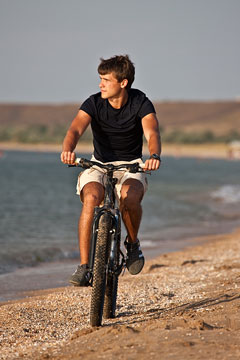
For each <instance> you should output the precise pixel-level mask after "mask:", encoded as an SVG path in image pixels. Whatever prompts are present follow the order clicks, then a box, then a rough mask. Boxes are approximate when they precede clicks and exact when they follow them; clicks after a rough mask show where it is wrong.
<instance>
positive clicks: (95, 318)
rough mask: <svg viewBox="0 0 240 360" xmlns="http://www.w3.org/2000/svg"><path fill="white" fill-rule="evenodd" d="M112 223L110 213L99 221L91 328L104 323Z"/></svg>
mask: <svg viewBox="0 0 240 360" xmlns="http://www.w3.org/2000/svg"><path fill="white" fill-rule="evenodd" d="M111 222H112V219H111V216H110V215H109V214H108V213H103V215H102V216H101V217H100V219H99V226H98V235H97V240H96V250H95V257H94V266H93V285H92V297H91V307H90V324H91V326H100V325H101V323H102V315H103V306H104V294H105V288H106V267H107V260H108V240H109V236H110V230H111Z"/></svg>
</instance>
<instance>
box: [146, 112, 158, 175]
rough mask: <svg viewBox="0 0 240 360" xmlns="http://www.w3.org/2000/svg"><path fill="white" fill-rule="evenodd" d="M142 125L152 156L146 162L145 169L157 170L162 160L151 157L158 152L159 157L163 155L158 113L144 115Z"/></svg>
mask: <svg viewBox="0 0 240 360" xmlns="http://www.w3.org/2000/svg"><path fill="white" fill-rule="evenodd" d="M142 127H143V132H144V136H145V138H146V140H147V143H148V150H149V154H150V158H149V159H147V160H146V162H145V165H146V166H145V170H157V169H158V168H159V166H160V165H161V160H158V159H153V158H151V156H152V155H153V154H157V155H159V157H160V155H161V137H160V131H159V124H158V119H157V117H156V115H155V114H154V113H151V114H148V115H146V116H144V117H143V118H142Z"/></svg>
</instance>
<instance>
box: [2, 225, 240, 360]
mask: <svg viewBox="0 0 240 360" xmlns="http://www.w3.org/2000/svg"><path fill="white" fill-rule="evenodd" d="M202 240H203V241H204V243H203V244H202V245H200V246H194V247H190V248H186V249H185V250H183V251H179V252H174V253H168V254H163V255H161V256H160V257H158V258H156V259H153V260H149V261H148V262H147V263H146V265H145V267H144V270H143V272H142V273H141V274H139V275H138V276H131V275H129V274H128V273H127V272H126V273H125V275H124V276H121V278H120V282H119V283H120V284H119V296H118V307H117V317H116V318H115V319H113V320H104V322H103V326H102V327H101V328H91V327H90V326H89V301H90V292H91V289H90V288H75V287H62V288H57V289H49V290H44V291H36V292H32V293H29V294H28V295H29V297H28V298H26V299H23V300H18V301H12V302H8V303H5V304H3V305H2V306H1V307H0V316H1V333H0V339H1V348H0V358H1V359H103V358H104V359H114V358H115V359H118V358H121V359H146V358H149V359H160V358H161V359H167V360H168V359H186V360H188V359H189V360H190V359H215V360H218V359H219V360H220V359H221V360H224V359H239V358H240V342H239V337H240V319H239V316H238V313H239V309H240V255H239V254H240V241H239V240H240V230H236V231H235V232H233V233H231V234H228V235H221V236H220V235H218V236H210V237H205V238H204V239H202Z"/></svg>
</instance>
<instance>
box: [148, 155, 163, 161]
mask: <svg viewBox="0 0 240 360" xmlns="http://www.w3.org/2000/svg"><path fill="white" fill-rule="evenodd" d="M150 159H155V160H159V161H161V158H160V156H159V155H158V154H152V155H151V156H150Z"/></svg>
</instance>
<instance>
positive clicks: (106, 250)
mask: <svg viewBox="0 0 240 360" xmlns="http://www.w3.org/2000/svg"><path fill="white" fill-rule="evenodd" d="M69 166H70V167H72V166H78V167H82V168H83V169H89V168H91V167H93V166H96V167H98V168H101V169H103V170H104V173H105V176H106V185H105V194H104V203H103V205H102V206H99V207H96V208H95V210H94V220H93V227H92V237H91V244H90V256H89V269H90V274H91V279H90V285H91V286H92V295H91V305H90V325H91V326H100V325H101V324H102V317H104V318H105V319H110V318H114V317H115V313H116V302H117V290H118V277H119V275H120V274H121V272H122V270H123V268H124V267H125V256H124V254H123V252H122V251H121V247H120V242H121V214H120V211H119V208H118V206H117V203H116V198H115V192H114V189H115V185H116V183H117V179H116V178H114V171H116V170H123V169H126V170H127V171H129V172H131V173H136V172H144V171H143V167H144V165H142V164H139V163H133V164H122V165H113V164H102V163H99V162H96V161H91V160H87V159H83V158H77V159H76V161H75V164H74V165H69Z"/></svg>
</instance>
